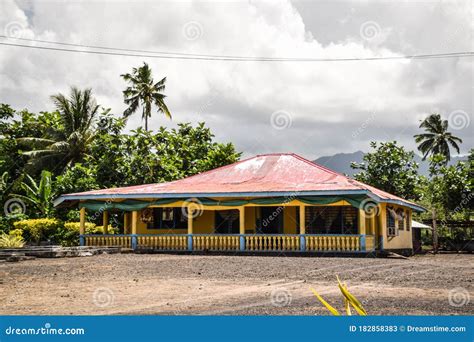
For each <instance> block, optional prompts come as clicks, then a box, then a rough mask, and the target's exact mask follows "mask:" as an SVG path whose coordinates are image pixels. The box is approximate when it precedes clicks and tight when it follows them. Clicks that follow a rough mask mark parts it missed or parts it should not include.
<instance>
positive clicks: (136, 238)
mask: <svg viewBox="0 0 474 342" xmlns="http://www.w3.org/2000/svg"><path fill="white" fill-rule="evenodd" d="M81 245H86V246H117V247H122V248H131V249H133V250H138V249H153V250H157V251H170V252H178V251H190V252H193V251H200V252H202V251H218V252H239V251H240V252H371V251H374V249H375V243H374V236H373V235H361V234H357V235H342V234H340V235H322V234H321V235H316V234H297V235H275V234H272V235H270V234H268V235H267V234H225V235H222V234H159V235H156V234H126V235H125V234H122V235H105V234H104V235H81Z"/></svg>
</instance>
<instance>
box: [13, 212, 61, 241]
mask: <svg viewBox="0 0 474 342" xmlns="http://www.w3.org/2000/svg"><path fill="white" fill-rule="evenodd" d="M13 226H14V227H15V229H21V230H22V231H23V236H24V238H25V240H26V241H31V242H36V243H39V242H40V241H45V240H51V238H52V237H53V236H54V235H55V234H56V233H57V232H58V231H59V230H60V229H61V227H63V223H62V222H61V221H59V220H57V219H51V218H41V219H32V220H22V221H17V222H15V223H14V224H13Z"/></svg>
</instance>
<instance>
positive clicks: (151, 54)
mask: <svg viewBox="0 0 474 342" xmlns="http://www.w3.org/2000/svg"><path fill="white" fill-rule="evenodd" d="M0 38H7V39H12V37H8V36H3V35H0ZM13 39H18V40H26V41H31V42H39V43H47V44H57V45H63V46H74V47H80V48H93V49H101V50H108V51H93V50H84V49H69V48H60V47H48V46H37V45H25V44H12V43H5V42H0V45H4V46H14V47H22V48H30V49H39V50H50V51H63V52H78V53H85V54H96V55H109V56H126V57H145V58H158V59H181V60H206V61H244V62H247V61H248V62H350V61H377V60H401V59H432V58H459V57H473V56H474V52H471V51H468V52H449V53H439V54H423V55H405V56H385V57H361V58H286V57H285V58H283V57H245V56H226V55H199V54H185V53H176V52H164V51H147V50H132V49H121V48H112V47H101V46H94V45H81V44H72V43H64V42H53V41H45V40H34V39H26V38H14V37H13ZM111 51H117V52H111ZM118 51H122V52H118ZM127 51H128V52H127ZM130 52H134V53H130Z"/></svg>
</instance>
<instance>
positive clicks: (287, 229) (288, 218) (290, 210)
mask: <svg viewBox="0 0 474 342" xmlns="http://www.w3.org/2000/svg"><path fill="white" fill-rule="evenodd" d="M297 209H298V210H299V208H298V207H285V208H284V209H283V228H284V231H283V232H284V233H285V234H298V233H299V232H297V231H296V230H297V223H296V222H297V221H298V220H297V217H296V210H297Z"/></svg>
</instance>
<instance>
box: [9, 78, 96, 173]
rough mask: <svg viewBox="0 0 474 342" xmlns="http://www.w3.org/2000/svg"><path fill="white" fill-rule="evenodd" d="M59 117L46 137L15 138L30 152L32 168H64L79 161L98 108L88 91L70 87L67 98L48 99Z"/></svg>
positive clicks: (85, 148)
mask: <svg viewBox="0 0 474 342" xmlns="http://www.w3.org/2000/svg"><path fill="white" fill-rule="evenodd" d="M51 99H52V100H53V102H54V104H55V106H56V109H57V111H58V114H59V118H60V123H61V126H62V127H61V128H57V129H53V130H52V133H51V134H50V136H48V137H41V138H38V137H29V138H19V139H18V141H19V142H20V143H22V144H25V145H26V146H27V147H28V148H29V150H30V151H27V152H24V154H25V155H28V156H29V157H30V161H29V164H30V165H33V166H34V167H35V168H36V169H43V168H45V167H47V166H50V165H59V166H63V167H66V166H68V165H72V164H74V163H75V162H78V161H81V160H82V158H83V157H84V155H86V153H87V151H88V148H89V145H90V143H91V141H92V140H93V138H94V135H95V134H94V130H93V125H94V121H95V119H96V118H97V116H98V114H99V107H100V106H99V105H98V104H97V103H96V100H95V99H94V97H93V96H92V90H91V89H85V90H79V89H78V88H76V87H71V93H70V95H69V97H66V96H65V95H63V94H60V93H59V94H56V95H53V96H51Z"/></svg>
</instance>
